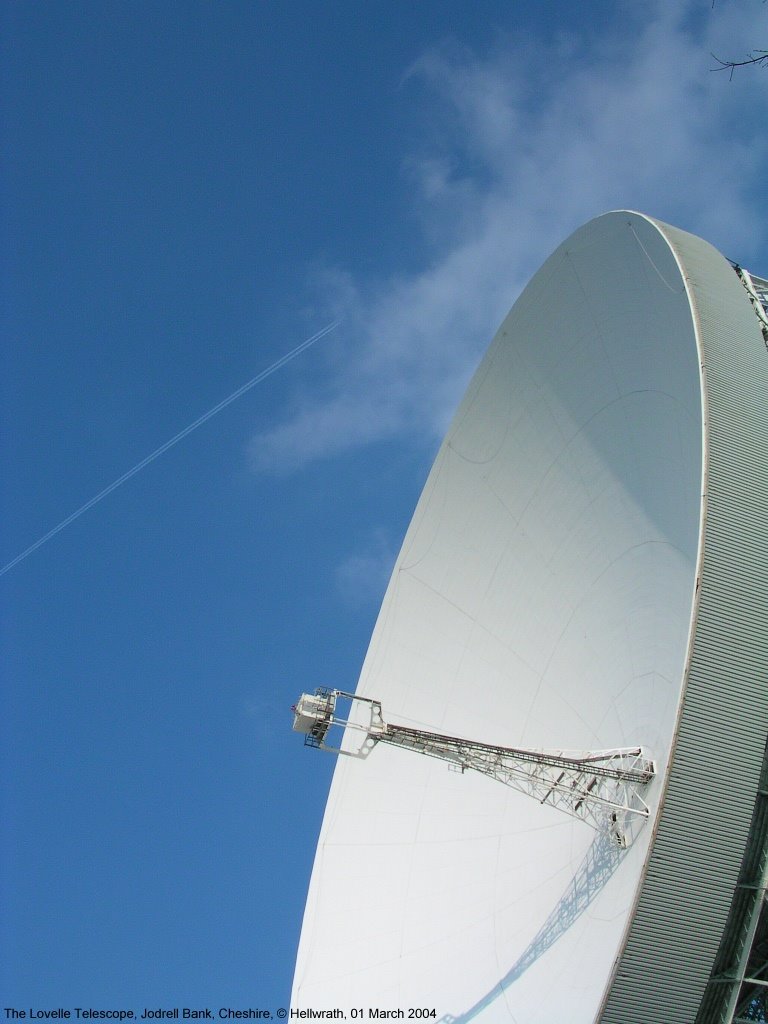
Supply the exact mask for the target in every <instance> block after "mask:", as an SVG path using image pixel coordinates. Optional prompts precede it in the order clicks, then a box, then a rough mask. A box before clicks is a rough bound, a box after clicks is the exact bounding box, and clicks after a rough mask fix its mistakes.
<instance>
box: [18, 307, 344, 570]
mask: <svg viewBox="0 0 768 1024" xmlns="http://www.w3.org/2000/svg"><path fill="white" fill-rule="evenodd" d="M340 323H341V320H334V321H333V322H332V323H330V324H328V325H327V326H326V327H323V329H322V330H320V331H318V332H317V334H313V335H312V337H311V338H307V339H306V341H302V343H301V344H300V345H297V346H296V348H294V349H291V351H290V352H287V353H286V354H285V355H284V356H281V357H280V358H279V359H278V360H276V362H274V363H272V365H271V366H268V367H267V368H266V370H262V371H261V373H257V374H256V376H255V377H252V378H251V380H249V381H248V383H247V384H243V385H242V387H239V388H238V389H237V391H233V392H232V394H231V395H229V397H228V398H225V399H224V400H223V401H221V402H219V403H218V405H214V407H213V408H212V409H209V410H208V412H204V413H203V415H202V416H198V418H197V419H196V420H194V421H193V422H192V423H190V424H189V426H187V427H184V429H183V430H180V431H179V432H178V434H174V436H173V437H172V438H171V439H170V441H166V442H165V444H161V445H160V447H159V448H155V450H154V451H153V452H152V453H151V454H150V455H147V457H146V458H144V459H142V460H141V462H137V463H136V465H135V466H134V467H133V468H132V469H129V470H128V471H127V472H126V473H123V475H122V476H119V477H118V478H117V480H113V481H112V483H111V484H109V485H108V486H107V487H105V488H104V489H103V490H102V491H99V493H98V494H95V495H94V496H93V497H92V498H91V499H90V501H86V503H85V504H84V505H81V506H80V508H78V509H77V510H76V511H74V512H73V513H72V514H71V515H69V516H67V518H66V519H62V521H61V522H60V523H59V524H58V526H54V527H53V529H52V530H49V531H48V533H45V534H43V536H42V537H40V538H39V539H38V540H36V541H35V543H34V544H30V545H29V547H28V548H25V549H24V551H22V552H21V554H19V555H16V557H15V558H13V559H11V561H10V562H8V564H7V565H4V566H3V567H2V569H0V576H5V574H6V573H7V572H10V570H11V569H13V567H14V566H15V565H18V564H19V562H22V561H23V560H24V559H25V558H27V557H28V556H29V555H31V554H32V552H33V551H37V549H38V548H39V547H42V546H43V544H46V543H47V542H48V541H49V540H51V538H52V537H55V536H56V534H57V533H60V532H61V531H62V530H63V529H64V528H65V527H66V526H69V524H70V523H74V521H75V520H76V519H79V518H80V516H81V515H82V514H83V513H84V512H87V511H88V509H90V508H93V506H94V505H98V503H99V502H100V501H102V500H103V499H104V498H106V497H107V495H108V494H111V493H112V491H116V490H117V488H118V487H121V486H122V485H123V484H124V483H126V481H128V480H130V479H131V477H132V476H136V474H137V473H140V472H141V471H142V469H144V468H145V467H146V466H148V465H149V464H150V462H154V461H155V459H158V458H160V456H161V455H162V454H163V453H164V452H167V451H168V449H169V448H173V446H174V445H177V444H178V443H179V441H181V440H183V438H185V437H186V436H187V435H188V434H191V433H192V431H193V430H197V428H198V427H202V425H203V424H204V423H207V422H208V420H209V419H211V418H212V417H213V416H215V415H216V414H217V413H219V412H221V410H222V409H226V407H227V406H228V405H231V404H232V402H235V401H236V400H237V399H238V398H240V396H241V395H244V394H245V393H246V391H250V390H251V388H254V387H256V385H257V384H260V383H261V382H262V381H263V380H266V379H267V377H271V376H272V374H273V373H276V372H277V371H278V370H279V369H281V368H282V367H283V366H285V364H286V363H289V362H290V361H291V360H292V359H295V358H296V356H298V355H301V353H302V352H305V351H306V350H307V349H308V348H309V347H310V346H311V345H314V344H315V342H317V341H320V339H321V338H324V337H325V335H326V334H329V333H330V332H331V331H333V330H334V329H335V328H336V327H338V326H339V324H340Z"/></svg>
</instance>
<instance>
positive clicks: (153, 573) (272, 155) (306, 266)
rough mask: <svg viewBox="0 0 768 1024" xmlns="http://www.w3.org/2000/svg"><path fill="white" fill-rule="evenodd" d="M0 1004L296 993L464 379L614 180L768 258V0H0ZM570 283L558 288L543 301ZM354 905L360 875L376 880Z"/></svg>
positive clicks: (629, 201) (627, 196) (715, 238)
mask: <svg viewBox="0 0 768 1024" xmlns="http://www.w3.org/2000/svg"><path fill="white" fill-rule="evenodd" d="M0 17H1V18H2V36H3V40H2V47H3V54H2V72H0V75H1V79H0V80H1V81H2V107H3V114H2V118H3V123H2V126H1V127H2V139H3V142H2V193H3V199H2V220H3V223H2V230H3V236H4V238H5V239H6V243H7V244H6V245H5V246H3V249H4V253H5V255H4V257H3V264H4V266H3V270H4V273H3V275H2V276H3V285H2V332H3V373H2V389H3V390H2V428H3V434H4V441H3V445H2V459H3V466H2V480H3V491H2V533H1V534H0V562H1V563H2V564H7V563H8V562H9V561H10V560H11V559H13V558H14V557H15V556H16V555H18V554H19V553H20V552H21V551H23V550H24V549H25V548H26V547H27V546H28V545H29V544H31V543H33V542H34V541H35V540H36V539H37V538H38V537H40V536H41V535H43V534H44V533H45V532H46V531H47V530H49V529H50V528H51V527H52V526H55V525H56V523H58V522H60V521H61V520H62V519H63V518H64V517H65V516H67V515H69V514H70V513H71V512H72V511H74V510H75V509H76V508H78V507H79V506H80V505H82V504H83V502H85V501H87V500H88V499H89V498H90V497H91V496H92V495H94V494H96V493H97V492H98V491H100V490H101V489H102V488H103V487H104V486H105V485H107V484H109V483H110V482H111V481H112V480H114V479H115V478H116V477H118V476H120V474H121V473H123V472H124V471H125V470H127V469H129V468H130V467H131V466H133V465H135V464H136V463H137V462H138V461H139V460H141V459H142V458H143V457H144V456H146V455H147V454H148V453H149V452H151V451H152V450H153V449H155V448H156V447H157V446H158V445H160V444H162V443H163V442H164V441H166V440H167V439H168V438H170V437H172V436H173V435H174V434H175V433H176V432H177V431H178V430H180V429H181V428H183V427H184V426H185V425H186V424H187V423H189V422H191V421H193V420H194V419H195V418H196V417H197V416H199V415H200V414H201V413H203V412H205V410H206V409H208V408H210V407H212V406H213V405H214V404H215V403H216V402H218V401H220V400H221V399H222V398H224V397H226V396H227V395H228V394H230V393H231V392H232V391H234V390H235V388H237V387H238V386H239V385H241V384H242V383H243V382H245V381H247V380H249V379H250V378H251V377H253V376H254V374H256V373H257V372H259V371H260V370H262V369H263V368H265V367H266V366H268V365H269V364H270V363H272V362H273V361H274V360H275V359H277V358H278V357H279V356H281V355H282V354H283V353H284V352H286V351H288V350H289V349H291V348H293V347H294V346H295V345H297V344H298V343H299V342H301V341H302V340H303V339H304V338H307V337H309V336H310V335H312V334H313V333H314V332H315V331H317V330H318V329H320V328H322V327H323V326H324V325H326V324H328V323H329V322H331V321H332V320H334V319H335V318H336V317H343V318H344V320H343V323H342V325H341V326H340V327H339V328H337V329H336V330H335V331H334V332H332V333H331V334H329V335H328V336H327V337H326V338H325V339H323V340H322V341H320V342H318V343H317V344H316V345H315V346H314V347H313V348H311V349H310V350H309V351H307V352H306V353H305V354H303V355H302V356H300V357H299V358H298V359H297V360H295V361H293V362H292V363H291V364H290V365H288V366H287V367H285V368H284V369H283V370H282V371H280V372H279V373H277V374H275V375H273V376H272V377H270V378H269V379H268V380H267V381H265V382H264V383H263V384H262V385H259V386H258V387H256V388H255V389H253V390H252V391H251V392H249V393H248V394H247V395H246V396H244V397H243V398H241V399H240V400H239V401H238V402H236V403H234V404H233V405H231V406H230V407H229V408H227V409H226V410H224V411H223V412H221V413H220V414H219V415H218V416H217V417H215V418H214V419H212V420H211V421H210V422H208V423H207V424H205V425H204V426H203V427H201V428H200V430H198V431H197V432H195V433H194V434H193V435H191V436H190V437H189V438H187V439H185V440H184V441H182V442H181V443H180V444H179V445H178V446H177V447H175V448H174V449H172V450H171V451H169V452H167V453H166V454H165V455H164V456H162V457H161V458H160V459H158V460H157V461H156V462H154V463H153V464H152V465H151V466H148V467H147V468H146V469H145V470H143V471H142V472H141V473H140V474H138V475H137V476H136V477H135V478H134V479H132V480H130V481H129V482H127V483H126V484H125V485H124V486H123V487H121V488H120V489H119V490H117V491H116V492H115V493H114V494H112V495H110V496H109V497H107V498H106V499H105V500H104V501H103V502H102V503H101V504H99V505H98V506H97V507H95V508H94V509H92V510H91V511H89V512H87V513H86V514H85V515H83V516H82V517H80V518H79V519H78V520H77V521H76V522H74V523H73V524H72V525H71V526H69V527H67V528H66V529H65V530H62V532H61V533H60V534H58V535H57V536H56V537H54V538H53V539H52V540H51V541H50V542H48V543H47V544H45V545H43V546H42V547H41V548H39V549H38V550H37V551H36V552H34V553H33V554H31V555H30V556H29V557H28V558H26V559H25V560H24V561H22V562H20V563H19V564H18V565H17V566H15V567H14V568H13V569H12V570H11V571H9V572H8V573H6V574H5V575H4V576H2V578H0V600H1V601H2V622H3V626H2V631H3V632H2V662H1V663H0V665H1V668H2V676H3V683H2V686H3V693H4V697H3V704H4V714H3V719H2V767H3V779H4V781H3V786H2V818H3V822H4V826H3V832H4V836H3V844H2V865H1V867H2V872H1V874H2V880H1V881H0V885H2V903H3V908H4V913H3V917H2V924H1V925H0V928H1V929H2V933H1V936H2V946H3V955H2V957H0V995H2V999H3V1004H2V1005H3V1006H8V1005H19V1006H29V1005H35V1006H42V1007H54V1006H65V1007H66V1006H93V1007H112V1006H120V1005H125V1006H132V1007H134V1008H135V1009H136V1010H137V1011H139V1012H140V1011H141V1009H142V1008H143V1007H144V1006H150V1007H151V1006H160V1005H162V1006H174V1005H187V1006H195V1005H203V1006H213V1007H218V1006H219V1005H222V1006H224V1005H231V1006H249V1005H250V1006H254V1005H255V1006H259V1005H261V1006H266V1007H271V1008H273V1009H275V1008H277V1007H278V1006H285V1005H287V1000H288V993H289V991H290V981H291V976H292V970H293V962H294V956H295V950H296V945H297V942H298V936H299V930H300V925H301V915H302V911H303V903H304V898H305V895H306V888H307V884H308V879H309V872H310V869H311V863H312V858H313V854H314V845H315V841H316V838H317V833H318V829H319V826H320V821H321V817H322V811H323V806H324V801H325V795H326V793H327V788H328V785H329V781H330V776H331V772H332V769H333V762H332V760H331V759H330V758H329V757H323V756H320V755H319V754H315V753H313V752H310V751H305V750H304V749H303V748H302V746H301V742H300V740H299V738H298V737H296V736H294V735H293V734H292V733H291V731H290V713H289V707H290V705H291V704H292V703H293V701H294V700H295V698H296V697H297V696H298V694H299V693H300V692H301V691H302V690H303V689H313V688H314V687H315V686H317V685H321V684H330V685H338V686H340V687H342V688H350V687H353V686H354V684H355V682H356V678H357V673H358V671H359V668H360V665H361V662H362V659H363V657H364V654H365V649H366V646H367V641H368V638H369V636H370V632H371V629H372V627H373V623H374V621H375V616H376V612H377V609H378V603H379V601H380V599H381V595H382V593H383V589H384V586H385V584H386V580H387V577H388V571H389V569H390V567H391V565H392V562H393V560H394V557H395V555H396V552H397V549H398V547H399V543H400V540H401V539H402V536H403V533H404V531H405V528H406V526H407V524H408V521H409V518H410V515H411V512H412V510H413V507H414V505H415V502H416V500H417V498H418V494H419V492H420V489H421V486H422V484H423V481H424V478H425V476H426V473H427V470H428V467H429V464H430V462H431V459H432V457H433V456H434V453H435V450H436V446H437V444H438V442H439V439H440V436H441V434H442V431H443V430H444V428H445V426H446V424H447V422H448V420H449V418H450V415H451V412H452V410H453V409H454V408H455V405H456V403H457V401H458V399H459V398H460V395H461V392H462V390H463V387H464V386H465V384H466V382H467V380H468V378H469V376H470V375H471V372H472V370H473V368H474V366H475V365H476V363H477V360H478V358H479V357H480V355H481V354H482V352H483V350H484V348H485V347H486V345H487V344H488V342H489V341H490V338H491V336H492V333H493V331H494V329H495V327H496V326H497V325H498V323H499V322H500V320H501V318H502V317H503V315H504V314H505V313H506V311H507V309H508V307H509V306H510V305H511V303H512V302H513V301H514V299H515V297H516V295H517V294H518V292H519V290H520V288H521V287H522V286H523V285H524V283H525V282H526V280H527V279H528V278H529V277H530V276H531V274H532V273H533V272H534V271H535V270H536V269H537V267H538V266H539V265H540V263H541V262H542V260H543V259H544V258H545V257H546V255H547V254H548V253H549V252H550V251H551V250H552V249H553V248H554V247H555V246H556V245H557V244H558V243H559V242H560V241H561V240H562V239H563V238H564V237H565V236H566V235H567V234H568V233H570V231H572V230H573V229H574V228H576V227H577V226H578V225H579V224H581V223H583V222H584V221H586V220H588V219H589V218H591V217H592V216H595V215H597V214H599V213H602V212H604V211H605V210H608V209H612V208H617V207H631V208H635V209H640V210H642V211H644V212H647V213H650V214H652V215H655V216H658V217H660V218H661V219H664V220H667V221H670V222H672V223H674V224H677V225H679V226H680V227H683V228H686V229H688V230H691V231H694V232H695V233H698V234H702V235H704V236H705V237H707V238H708V239H709V240H710V241H712V242H713V243H714V244H715V245H717V246H718V248H720V249H721V250H722V251H724V252H725V253H726V254H727V255H728V256H731V257H733V258H735V259H738V260H740V261H741V262H743V263H744V264H745V265H746V266H747V267H751V268H752V269H754V271H755V272H756V273H759V274H762V275H763V276H765V275H766V272H768V246H767V245H766V226H765V217H764V211H763V207H764V201H763V197H764V195H765V187H766V180H767V179H768V140H767V139H766V135H765V131H764V125H765V123H766V113H767V112H768V111H767V110H766V107H768V92H766V72H765V71H762V70H760V69H751V70H744V71H741V72H739V73H737V74H736V75H735V77H734V78H733V80H732V81H729V80H728V77H727V75H723V74H715V73H712V72H711V70H710V69H711V68H712V67H713V64H714V61H713V60H712V57H711V56H710V54H711V52H715V53H716V54H717V55H718V56H725V57H730V56H734V57H741V56H743V55H745V54H746V53H747V52H748V51H749V50H751V49H752V48H755V47H764V46H765V45H766V37H768V24H767V21H768V18H767V17H766V12H765V7H764V6H763V5H762V4H761V3H760V2H758V0H718V3H717V4H716V5H714V7H713V6H712V4H711V3H710V0H663V2H662V0H658V2H655V3H654V2H651V3H646V4H637V3H636V2H631V3H630V2H626V3H625V2H621V0H619V2H613V0H611V2H608V0H591V2H585V3H581V4H576V5H574V4H573V3H572V2H570V0H569V2H562V3H561V2H556V0H553V2H546V0H542V2H540V3H535V4H514V5H511V4H509V3H502V2H496V0H475V2H474V3H473V4H471V5H470V4H466V3H460V2H453V0H441V2H440V3H433V2H431V0H425V2H424V3H420V4H411V3H408V4H406V3H402V2H400V0H389V2H387V3H380V2H373V0H372V2H370V3H368V4H365V5H361V4H359V3H350V2H337V3H332V4H310V3H303V2H299V0H295V2H285V3H276V2H275V3H271V2H270V3H268V2H259V3H246V2H222V3H218V4H208V3H201V2H193V0H190V2H187V3H184V4H171V3H153V4H149V3H143V2H134V3H116V2H111V0H108V2H105V0H99V2H94V3H83V2H80V0H74V2H67V3H63V2H61V3H58V2H56V3H47V4H28V3H23V2H20V0H10V2H8V3H6V4H4V5H3V7H2V12H0ZM553 300H554V301H556V297H553ZM362 909H363V908H361V910H362Z"/></svg>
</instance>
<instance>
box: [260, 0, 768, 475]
mask: <svg viewBox="0 0 768 1024" xmlns="http://www.w3.org/2000/svg"><path fill="white" fill-rule="evenodd" d="M759 6H760V5H757V6H755V5H754V4H752V3H750V2H749V0H744V2H735V3H732V4H728V5H717V7H715V8H714V9H713V10H712V11H709V10H708V9H707V10H706V11H704V12H702V11H701V10H700V8H701V5H700V4H696V5H694V4H693V3H691V2H683V0H680V2H675V0H666V2H664V3H657V4H655V5H654V4H646V5H643V8H642V12H637V10H636V9H635V8H634V7H630V6H629V5H626V6H625V5H617V7H616V8H614V17H613V21H612V23H611V24H609V25H608V26H607V27H604V28H602V29H601V28H598V27H596V26H595V25H589V26H588V27H585V30H584V33H583V35H578V34H570V35H568V34H563V36H562V37H560V38H557V39H555V40H550V39H547V40H545V39H530V38H528V39H526V40H520V39H517V38H516V37H515V36H514V35H509V36H508V37H505V38H503V39H499V40H498V41H497V45H496V49H495V51H494V52H493V53H492V54H485V55H481V56H478V55H476V54H473V53H468V52H465V51H461V50H457V48H456V46H455V45H443V46H441V47H438V48H435V49H434V50H432V51H431V52H429V53H425V54H424V55H423V56H422V57H421V58H420V59H419V60H418V61H417V62H416V63H415V64H414V66H413V67H412V68H410V69H407V70H406V72H405V74H404V83H403V84H404V88H407V89H411V90H413V92H414V93H416V94H418V97H419V100H420V102H422V103H423V109H424V112H425V118H424V123H425V138H424V143H423V147H422V150H421V151H420V152H417V153H411V154H405V155H404V158H403V160H404V173H405V174H406V175H407V176H408V177H409V178H410V180H411V184H412V186H413V190H414V194H415V209H414V213H415V214H416V215H417V220H418V222H419V223H420V225H422V227H423V230H424V231H425V237H426V238H427V239H429V240H430V244H431V245H432V248H433V256H432V261H431V263H430V264H429V265H428V266H425V267H424V268H423V269H422V270H421V271H420V272H418V273H415V274H412V275H410V276H407V275H400V274H398V273H397V271H396V270H395V271H393V272H392V274H391V275H390V276H389V277H388V278H386V279H378V280H369V279H364V278H362V277H360V276H358V275H356V274H355V272H354V269H352V270H344V269H340V268H331V269H329V270H327V271H326V272H325V273H324V275H323V277H322V290H323V293H324V294H325V295H326V296H327V297H328V299H327V301H328V305H329V309H328V313H329V315H334V316H335V315H339V314H340V313H343V315H344V316H345V325H344V328H343V332H344V333H343V338H342V339H341V340H340V341H338V342H337V343H336V344H337V348H336V349H335V358H336V359H337V363H336V365H335V368H334V369H333V370H331V371H329V373H328V375H327V377H326V379H325V380H324V382H323V384H322V387H321V388H319V389H318V390H317V391H316V392H315V393H312V394H309V395H306V396H304V398H303V399H302V400H301V401H298V400H297V404H296V407H295V411H294V413H293V415H291V416H290V417H289V418H288V419H286V420H285V421H284V422H283V423H281V424H279V425H278V426H276V427H275V428H273V429H272V430H270V431H268V432H265V433H263V434H260V435H259V436H258V437H256V438H254V440H253V444H252V448H251V455H252V460H253V464H254V466H255V467H256V468H257V469H261V470H276V469H282V470H283V471H286V470H287V471H290V470H291V469H293V468H296V467H298V466H301V465H303V464H306V463H308V462H311V461H313V460H315V459H319V458H325V457H329V456H333V455H336V454H339V453H342V452H345V451H350V450H354V449H359V448H361V447H363V446H365V445H367V444H370V443H371V442H374V441H379V440H383V439H388V438H395V437H401V438H404V437H411V438H417V439H421V440H426V441H428V442H429V443H434V440H435V438H437V437H439V436H440V434H441V433H442V432H443V430H444V428H445V426H446V424H447V421H448V419H449V418H450V415H451V413H452V412H453V409H454V408H455V405H456V402H457V400H458V398H459V397H460V395H461V392H462V390H463V388H464V386H465V384H466V382H467V380H468V378H469V376H470V374H471V372H472V370H473V368H474V366H475V365H476V363H477V360H478V358H479V356H480V355H481V354H482V352H483V350H484V349H485V347H486V345H487V344H488V342H489V340H490V338H491V336H492V334H493V332H494V330H495V328H496V327H497V326H498V324H499V322H500V321H501V319H502V318H503V316H504V314H505V313H506V311H507V310H508V308H509V306H510V305H511V303H512V301H513V300H514V298H515V297H516V295H517V294H518V292H519V291H520V289H521V287H522V286H523V285H524V283H525V281H526V280H527V279H528V278H529V277H530V275H531V273H532V272H533V271H534V270H535V269H536V268H537V267H538V265H539V264H540V263H541V261H542V260H543V259H544V258H545V257H546V255H547V254H548V253H549V252H550V251H551V250H552V249H553V248H554V247H555V246H556V245H557V244H558V243H559V242H560V241H561V240H562V239H563V238H564V237H566V236H567V234H568V233H569V232H570V231H572V230H573V229H575V228H576V227H577V226H578V225H579V224H581V223H583V222H584V221H586V220H588V219H589V218H591V217H593V216H596V215H597V214H599V213H602V212H604V211H606V210H609V209H615V208H624V207H629V208H633V209H639V210H642V211H645V212H648V213H650V214H652V215H654V216H657V217H660V218H661V219H663V220H668V221H671V222H672V223H676V224H678V225H679V226H681V227H685V228H687V229H688V230H692V231H694V232H696V233H699V234H702V235H704V236H705V237H707V238H709V239H710V240H712V241H713V242H714V243H715V244H716V245H718V246H720V247H722V248H724V250H725V251H726V252H727V253H728V254H729V255H737V256H740V257H742V258H745V252H747V253H748V252H753V251H754V250H755V249H756V247H757V245H758V244H759V243H760V242H761V241H762V237H761V234H760V232H761V230H762V229H761V226H760V217H759V216H757V215H756V204H757V194H758V187H757V186H758V183H759V182H760V181H761V180H762V182H763V184H764V180H765V177H766V176H768V160H767V157H766V142H765V132H764V125H765V116H766V113H767V112H768V110H767V108H768V97H767V96H766V93H765V90H764V87H763V83H762V79H761V80H760V82H759V83H756V82H755V80H754V75H755V74H760V72H754V73H752V76H750V74H749V73H746V74H742V75H737V76H736V78H734V80H733V81H732V82H728V80H727V78H726V76H723V75H718V74H713V73H712V72H711V71H710V68H711V67H712V66H713V65H714V61H713V60H712V57H711V56H710V54H711V52H712V51H715V52H717V53H718V54H719V55H721V54H723V53H727V52H735V53H741V52H742V51H746V50H749V49H750V48H753V47H754V46H755V45H758V42H756V41H755V40H756V39H758V40H759V35H760V26H759V25H758V24H757V15H758V14H760V13H761V11H759V10H758V9H757V8H759ZM640 13H641V14H642V18H640V17H639V14H640ZM763 27H764V26H763ZM427 125H432V126H434V125H439V131H438V130H437V129H435V128H433V129H428V128H427V127H426V126H427ZM756 269H758V270H759V269H760V268H756Z"/></svg>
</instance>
